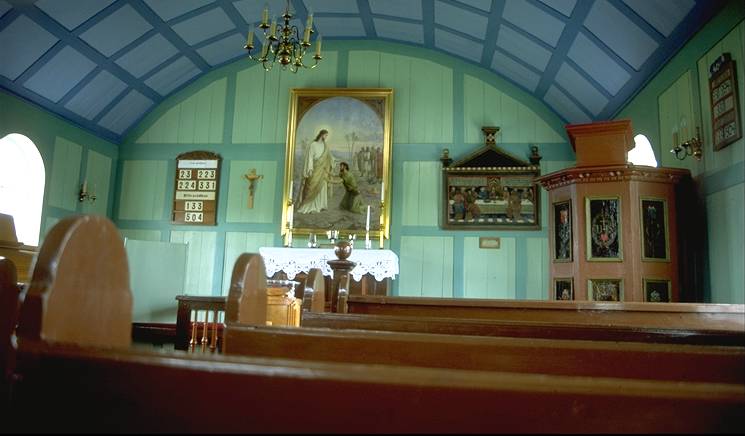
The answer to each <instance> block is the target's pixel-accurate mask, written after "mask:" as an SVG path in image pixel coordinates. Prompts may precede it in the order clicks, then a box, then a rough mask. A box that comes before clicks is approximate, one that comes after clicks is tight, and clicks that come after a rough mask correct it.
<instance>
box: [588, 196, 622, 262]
mask: <svg viewBox="0 0 745 436" xmlns="http://www.w3.org/2000/svg"><path fill="white" fill-rule="evenodd" d="M621 207H622V205H621V197H619V196H588V197H585V240H586V243H585V257H586V259H587V260H588V261H590V262H622V261H623V231H622V230H623V229H622V225H621V221H622V220H621Z"/></svg>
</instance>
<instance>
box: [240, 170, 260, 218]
mask: <svg viewBox="0 0 745 436" xmlns="http://www.w3.org/2000/svg"><path fill="white" fill-rule="evenodd" d="M243 178H244V179H246V180H247V181H248V208H249V209H253V208H254V192H256V181H257V180H260V179H263V178H264V175H263V174H258V175H257V174H256V168H251V169H250V170H249V171H248V173H247V174H244V175H243Z"/></svg>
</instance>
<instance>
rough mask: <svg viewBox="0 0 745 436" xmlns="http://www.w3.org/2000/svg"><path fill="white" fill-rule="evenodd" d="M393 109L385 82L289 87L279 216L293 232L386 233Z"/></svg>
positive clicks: (371, 234)
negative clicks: (380, 85)
mask: <svg viewBox="0 0 745 436" xmlns="http://www.w3.org/2000/svg"><path fill="white" fill-rule="evenodd" d="M392 111H393V90H392V89H388V88H386V89H382V88H375V89H355V88H319V89H298V88H295V89H292V92H291V95H290V114H289V120H288V122H289V126H288V136H287V149H286V150H287V159H286V163H285V165H286V166H285V189H284V199H285V201H284V202H283V208H282V222H283V223H287V222H291V223H292V225H293V232H294V233H295V234H301V235H302V234H310V233H321V234H323V233H325V232H326V231H327V230H338V231H339V232H340V234H343V235H346V234H348V233H358V234H359V233H361V232H364V231H365V229H366V228H369V230H370V236H371V238H378V237H380V234H381V232H382V233H383V234H384V236H385V237H388V236H389V231H390V219H389V217H390V209H391V208H390V204H391V202H390V199H391V194H390V188H391V164H390V162H391V143H392V137H391V123H392V119H393V118H392ZM290 205H292V206H293V207H292V208H290V207H289V206H290ZM381 206H382V208H381ZM290 214H291V215H290ZM286 231H287V228H286V227H285V226H284V225H283V226H282V233H283V234H284V233H285V232H286Z"/></svg>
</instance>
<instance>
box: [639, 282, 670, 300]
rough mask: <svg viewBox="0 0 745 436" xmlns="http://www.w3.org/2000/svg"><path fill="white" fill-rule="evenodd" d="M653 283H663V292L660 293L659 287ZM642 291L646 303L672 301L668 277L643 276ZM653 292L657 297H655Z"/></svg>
mask: <svg viewBox="0 0 745 436" xmlns="http://www.w3.org/2000/svg"><path fill="white" fill-rule="evenodd" d="M655 285H664V287H665V288H664V293H660V290H661V289H660V288H657V287H656V286H655ZM642 291H643V293H644V302H646V303H669V302H670V301H672V289H671V282H670V280H668V279H658V278H643V279H642ZM655 293H657V295H659V297H655V295H654V294H655Z"/></svg>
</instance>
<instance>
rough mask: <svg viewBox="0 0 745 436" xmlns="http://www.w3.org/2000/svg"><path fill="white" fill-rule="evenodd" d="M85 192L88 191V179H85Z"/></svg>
mask: <svg viewBox="0 0 745 436" xmlns="http://www.w3.org/2000/svg"><path fill="white" fill-rule="evenodd" d="M83 192H88V180H83Z"/></svg>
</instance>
